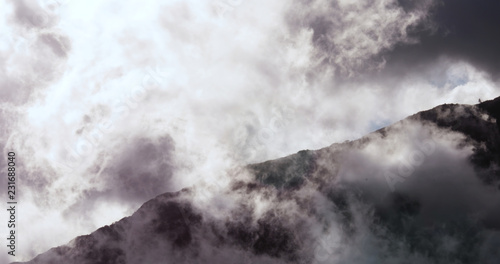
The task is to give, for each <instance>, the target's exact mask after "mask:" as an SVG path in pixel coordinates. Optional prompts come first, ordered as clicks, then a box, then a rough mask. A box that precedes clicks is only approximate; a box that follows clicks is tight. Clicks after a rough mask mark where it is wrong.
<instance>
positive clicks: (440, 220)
mask: <svg viewBox="0 0 500 264" xmlns="http://www.w3.org/2000/svg"><path fill="white" fill-rule="evenodd" d="M499 118H500V98H497V99H495V100H491V101H486V102H483V103H480V104H478V105H458V104H446V105H441V106H438V107H436V108H433V109H431V110H427V111H423V112H420V113H417V114H415V115H413V116H410V117H408V118H407V119H404V120H401V121H399V122H397V123H395V124H393V125H391V126H388V127H386V128H383V129H380V130H377V131H375V132H373V133H370V134H368V135H366V136H365V137H363V138H360V139H358V140H355V141H347V142H344V143H336V144H333V145H331V146H329V147H326V148H323V149H319V150H303V151H299V152H298V153H296V154H294V155H290V156H287V157H284V158H280V159H277V160H271V161H266V162H263V163H258V164H251V165H248V166H247V167H245V168H242V169H241V170H239V171H237V172H234V173H236V174H238V173H250V174H251V175H253V179H254V180H241V179H240V178H238V177H235V178H234V179H235V180H234V181H233V182H232V184H231V185H230V187H229V188H225V189H223V190H222V191H220V192H218V193H216V194H215V195H213V196H206V197H205V196H203V197H201V198H202V199H200V193H199V190H200V189H199V188H197V187H193V188H189V189H183V190H181V191H179V192H176V193H166V194H162V195H159V196H157V197H156V198H154V199H152V200H150V201H148V202H146V203H145V204H144V205H143V206H141V208H139V209H138V210H137V211H136V212H135V213H134V214H133V215H132V216H130V217H126V218H124V219H122V220H120V221H118V222H116V223H114V224H112V225H110V226H105V227H102V228H100V229H98V230H96V231H95V232H93V233H92V234H89V235H85V236H80V237H77V238H76V239H74V240H73V241H71V242H70V243H68V244H67V245H64V246H60V247H57V248H53V249H51V250H49V251H47V252H45V253H43V254H41V255H39V256H37V257H36V258H34V259H33V260H31V261H29V262H25V263H30V264H35V263H36V264H49V263H50V264H52V263H54V264H56V263H75V264H80V263H81V264H83V263H88V264H90V263H92V264H104V263H109V264H118V263H124V264H125V263H127V264H136V263H137V264H139V263H141V264H145V263H152V264H153V263H500V252H499V251H498V248H500V167H499V164H500V150H499V148H500V132H499V131H500V123H498V122H497V121H496V120H498V119H499ZM200 200H203V201H204V203H201V204H200V203H199V201H200Z"/></svg>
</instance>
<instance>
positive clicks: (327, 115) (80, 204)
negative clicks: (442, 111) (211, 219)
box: [0, 0, 500, 261]
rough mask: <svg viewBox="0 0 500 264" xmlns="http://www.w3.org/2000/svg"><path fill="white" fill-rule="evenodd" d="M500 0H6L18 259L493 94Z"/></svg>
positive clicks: (2, 49)
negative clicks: (291, 159)
mask: <svg viewBox="0 0 500 264" xmlns="http://www.w3.org/2000/svg"><path fill="white" fill-rule="evenodd" d="M499 11H500V3H498V2H497V1H493V0H476V1H472V0H453V1H452V0H423V1H412V0H400V1H396V0H371V1H353V0H339V1H327V0H307V1H306V0H295V1H285V0H277V1H271V2H269V1H262V0H255V1H248V0H227V1H223V0H221V1H218V0H214V1H211V0H207V1H194V0H187V1H148V2H145V3H144V2H140V1H130V0H128V1H113V0H106V1H97V0H95V1H78V0H40V1H35V0H16V1H14V0H10V1H7V0H0V13H1V15H0V36H1V37H0V63H1V64H0V65H1V67H2V71H1V72H0V74H1V76H0V109H1V111H0V124H1V128H2V129H1V130H0V146H1V147H2V149H3V151H2V153H1V154H0V167H2V168H4V170H3V171H5V168H6V160H7V157H6V153H7V152H9V151H15V152H16V157H17V164H16V166H17V168H16V169H17V170H18V172H19V173H18V178H17V181H18V183H17V184H18V193H19V194H18V199H19V202H20V204H19V208H18V221H19V229H18V230H19V238H18V244H19V251H18V254H19V255H18V256H17V257H16V258H15V259H9V261H10V260H28V259H31V258H32V257H34V256H35V255H37V254H39V253H41V252H44V251H46V250H48V249H50V248H51V247H54V246H57V245H61V244H64V243H67V242H68V241H70V240H71V239H72V238H74V237H75V236H78V235H81V234H87V233H89V232H91V231H93V230H95V229H96V228H98V227H100V226H103V225H106V224H110V223H112V222H114V221H117V220H119V219H120V218H122V217H124V216H128V215H130V214H132V213H133V212H134V211H135V210H137V208H138V207H139V206H140V205H141V204H142V203H144V202H145V201H147V200H149V199H151V198H153V197H155V196H156V195H159V194H161V193H164V192H168V191H177V190H180V189H181V188H183V187H188V186H193V185H196V184H199V183H200V182H213V181H217V182H224V181H225V180H227V179H224V175H225V174H224V173H222V172H224V171H227V170H229V169H231V168H234V167H237V166H241V165H244V164H248V163H254V162H261V161H265V160H269V159H276V158H279V157H282V156H285V155H289V154H292V153H295V152H297V151H299V150H303V149H319V148H322V147H326V146H329V145H331V144H332V143H336V142H344V141H345V140H353V139H357V138H359V137H361V136H362V135H365V134H367V133H369V132H371V131H374V130H377V129H379V128H381V127H384V126H387V125H389V124H392V123H394V122H397V121H398V120H401V119H403V118H405V117H406V116H408V115H411V114H414V113H416V112H418V111H422V110H426V109H429V108H432V107H434V106H436V105H439V104H443V103H463V104H476V103H477V102H478V100H479V99H482V100H487V99H493V98H495V97H497V96H499V95H500V88H498V83H499V80H500V79H499V78H500V76H499V74H498V69H499V67H500V50H498V48H497V47H499V46H500V34H499V33H500V32H499V27H498V25H499V23H500V21H499V20H500V17H499V16H497V14H498V12H499ZM0 182H1V184H2V189H6V187H5V186H6V185H7V183H6V179H5V178H2V180H1V181H0ZM0 193H1V194H0V197H1V199H2V201H5V200H6V199H7V197H6V192H5V191H2V192H0ZM0 217H1V219H6V217H7V214H6V212H4V210H2V213H1V214H0ZM0 232H1V233H0V236H1V237H4V236H6V233H5V232H6V229H3V228H2V229H1V230H0ZM3 250H5V248H4V249H3ZM4 256H5V254H2V256H1V257H0V260H1V258H3V257H4Z"/></svg>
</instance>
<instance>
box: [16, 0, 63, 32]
mask: <svg viewBox="0 0 500 264" xmlns="http://www.w3.org/2000/svg"><path fill="white" fill-rule="evenodd" d="M11 2H12V3H13V5H14V17H13V18H14V21H15V22H16V23H17V24H19V25H22V26H24V27H26V28H36V29H43V28H48V27H51V26H53V25H54V22H55V21H54V18H53V16H51V15H50V14H49V13H48V12H47V11H45V10H43V9H42V8H41V7H40V6H39V5H38V3H37V1H35V0H19V1H11Z"/></svg>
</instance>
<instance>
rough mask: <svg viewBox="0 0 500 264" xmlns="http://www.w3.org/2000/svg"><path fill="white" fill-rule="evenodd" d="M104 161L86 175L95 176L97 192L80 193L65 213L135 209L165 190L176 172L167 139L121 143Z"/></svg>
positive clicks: (170, 139)
mask: <svg viewBox="0 0 500 264" xmlns="http://www.w3.org/2000/svg"><path fill="white" fill-rule="evenodd" d="M123 141H124V143H122V144H120V146H118V147H117V148H116V149H115V151H113V153H109V154H108V155H109V156H108V157H105V156H104V155H101V156H102V158H103V159H109V160H108V161H106V162H103V161H102V159H99V160H98V161H96V163H95V164H94V165H93V166H91V168H90V169H89V171H88V173H87V174H88V175H96V174H97V175H99V176H98V177H99V178H97V179H95V181H97V182H99V188H96V189H90V190H86V191H84V192H83V194H82V196H81V197H80V199H79V200H78V201H75V203H74V204H73V205H72V206H71V207H70V208H69V210H67V211H66V213H67V214H73V213H75V211H77V212H79V213H84V214H88V213H90V212H91V211H92V210H95V207H96V206H97V204H98V203H103V202H119V203H122V204H124V205H132V207H136V206H138V205H139V204H141V203H142V202H144V201H147V200H149V199H151V198H153V197H154V196H156V195H158V194H159V193H164V192H166V191H168V190H171V187H169V184H170V181H171V180H172V175H173V174H174V171H175V169H176V164H175V162H174V160H173V155H174V148H175V147H174V142H173V140H172V138H170V137H169V136H163V137H159V138H143V137H139V138H133V139H129V140H126V139H124V140H123Z"/></svg>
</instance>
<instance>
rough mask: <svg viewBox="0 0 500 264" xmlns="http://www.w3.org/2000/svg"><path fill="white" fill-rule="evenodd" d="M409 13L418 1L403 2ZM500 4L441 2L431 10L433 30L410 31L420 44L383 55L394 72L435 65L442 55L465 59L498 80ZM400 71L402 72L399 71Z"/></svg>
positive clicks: (489, 1)
mask: <svg viewBox="0 0 500 264" xmlns="http://www.w3.org/2000/svg"><path fill="white" fill-rule="evenodd" d="M399 3H400V4H401V6H403V7H404V9H405V10H406V12H412V10H414V9H415V8H417V7H418V5H419V4H418V3H419V1H412V0H400V1H399ZM499 13H500V2H498V1H495V0H477V1H476V0H442V1H440V2H439V4H437V5H435V7H434V8H433V9H432V12H431V15H430V20H431V21H432V23H433V25H432V27H427V28H424V27H421V26H420V27H418V26H417V27H413V28H409V35H410V36H412V37H415V38H417V39H419V43H417V44H411V45H404V44H403V45H398V46H397V47H396V48H395V49H394V50H393V51H389V52H387V53H386V54H383V56H384V57H385V58H386V59H387V66H388V68H389V69H390V71H391V72H393V73H396V74H398V73H404V72H405V71H412V70H416V69H418V67H426V66H428V65H429V64H430V63H434V62H436V60H437V59H439V57H440V56H448V57H451V58H453V59H456V60H465V61H467V62H469V63H472V64H473V65H475V66H476V67H478V68H480V69H482V70H485V71H487V72H488V73H490V74H491V75H492V76H493V77H494V78H498V77H499V76H500V75H499V69H500V50H499V49H498V47H499V46H500V27H499V25H500V16H499V15H498V14H499ZM398 69H399V70H398Z"/></svg>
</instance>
